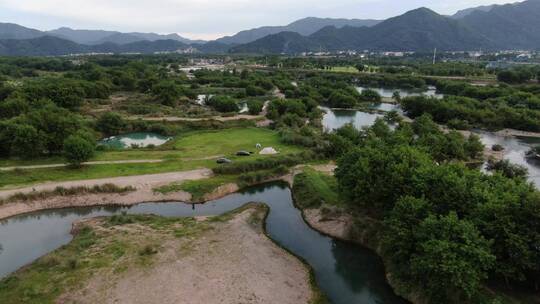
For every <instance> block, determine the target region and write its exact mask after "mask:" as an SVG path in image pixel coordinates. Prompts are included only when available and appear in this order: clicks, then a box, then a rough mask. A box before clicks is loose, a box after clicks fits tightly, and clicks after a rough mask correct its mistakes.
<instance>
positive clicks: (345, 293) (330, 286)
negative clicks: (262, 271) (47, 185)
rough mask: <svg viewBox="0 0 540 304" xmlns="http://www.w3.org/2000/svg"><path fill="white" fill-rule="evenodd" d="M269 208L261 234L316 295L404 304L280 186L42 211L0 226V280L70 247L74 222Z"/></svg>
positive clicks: (377, 267) (376, 269) (373, 262)
mask: <svg viewBox="0 0 540 304" xmlns="http://www.w3.org/2000/svg"><path fill="white" fill-rule="evenodd" d="M253 201H255V202H263V203H266V204H267V205H268V206H269V207H270V212H269V215H268V218H267V220H266V229H267V231H268V234H269V235H270V237H271V238H272V239H274V240H275V241H276V242H278V243H279V244H281V245H282V246H283V247H285V248H287V249H288V250H290V251H291V252H293V253H294V254H296V255H297V256H300V257H302V258H303V259H304V260H305V261H306V262H307V263H308V264H309V265H310V266H311V267H312V268H313V270H314V273H315V278H316V281H317V284H318V286H319V287H320V288H321V290H322V291H323V292H324V293H325V294H326V295H328V297H329V298H330V300H331V301H332V303H334V304H354V303H359V304H382V303H406V302H405V301H404V300H403V299H401V298H399V297H398V296H396V295H395V294H394V293H393V291H392V289H391V288H390V286H389V285H388V284H387V282H386V280H385V276H384V268H383V264H382V261H381V260H380V258H379V257H378V256H377V255H376V254H375V253H373V252H372V251H370V250H368V249H365V248H364V247H362V246H359V245H356V244H351V243H346V242H342V241H339V240H335V239H332V238H330V237H327V236H324V235H322V234H320V233H318V232H317V231H315V230H313V229H311V228H310V227H309V226H308V225H307V224H306V223H305V222H304V220H303V218H302V215H301V212H300V210H298V209H296V208H295V206H294V204H293V200H292V196H291V190H290V189H289V188H288V186H287V184H285V183H280V182H278V183H269V184H265V185H261V186H256V187H251V188H248V189H246V190H244V191H242V192H239V193H236V194H231V195H229V196H226V197H224V198H222V199H219V200H215V201H211V202H208V203H206V204H203V205H193V206H192V205H188V204H184V203H179V202H176V203H143V204H139V205H135V206H132V207H84V208H69V209H60V210H46V211H40V212H36V213H32V214H26V215H20V216H16V217H13V218H10V219H7V220H3V221H0V242H1V245H2V248H3V249H2V252H1V253H0V277H5V276H7V275H9V273H11V272H13V271H16V270H17V269H19V268H20V267H22V266H24V265H26V264H28V263H31V262H32V261H34V260H35V259H37V258H39V257H41V256H43V255H45V254H47V253H49V252H51V251H53V250H55V249H57V248H59V247H60V246H62V245H64V244H67V243H68V242H70V241H71V239H72V236H71V234H70V230H71V225H72V223H73V222H74V221H77V220H81V219H84V218H91V217H96V216H110V215H113V214H119V213H121V212H126V213H128V214H156V215H161V216H168V217H185V216H190V217H191V216H208V215H219V214H222V213H224V212H227V211H230V210H233V209H236V208H238V207H240V206H242V205H244V204H246V203H248V202H253Z"/></svg>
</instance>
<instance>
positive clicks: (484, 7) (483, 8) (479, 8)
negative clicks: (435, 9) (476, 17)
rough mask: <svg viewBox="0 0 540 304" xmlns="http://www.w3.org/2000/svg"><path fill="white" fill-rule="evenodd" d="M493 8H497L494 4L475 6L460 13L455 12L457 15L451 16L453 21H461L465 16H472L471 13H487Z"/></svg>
mask: <svg viewBox="0 0 540 304" xmlns="http://www.w3.org/2000/svg"><path fill="white" fill-rule="evenodd" d="M495 6H497V5H496V4H494V5H482V6H477V7H471V8H467V9H463V10H460V11H457V13H455V14H454V15H452V18H453V19H461V18H463V17H465V16H468V15H470V14H472V13H473V12H476V11H480V12H489V11H490V10H491V9H492V8H494V7H495Z"/></svg>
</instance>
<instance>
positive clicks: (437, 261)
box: [409, 213, 495, 303]
mask: <svg viewBox="0 0 540 304" xmlns="http://www.w3.org/2000/svg"><path fill="white" fill-rule="evenodd" d="M414 239H415V242H414V244H415V245H416V248H417V252H416V253H414V254H412V256H411V257H410V259H409V263H410V271H411V273H410V276H411V278H412V280H413V282H415V284H417V285H418V286H421V287H423V290H425V291H426V293H427V294H428V295H429V296H430V298H431V300H432V301H434V302H443V303H447V302H460V301H461V300H463V299H470V298H472V297H473V296H475V295H477V293H478V290H479V289H480V284H481V283H482V281H483V280H485V279H486V278H487V271H488V270H489V269H491V268H492V267H493V265H494V262H495V256H494V255H493V254H492V253H491V252H490V243H489V242H488V241H486V239H484V238H483V237H482V236H481V235H480V233H479V231H478V230H477V229H476V227H475V226H474V225H473V224H472V223H470V222H468V221H465V220H460V219H458V217H457V215H456V214H455V213H450V214H449V215H447V216H439V217H436V216H433V215H430V216H428V217H427V218H426V219H424V220H423V221H422V222H420V225H419V226H418V227H417V229H416V232H415V235H414ZM426 278H429V279H427V280H426Z"/></svg>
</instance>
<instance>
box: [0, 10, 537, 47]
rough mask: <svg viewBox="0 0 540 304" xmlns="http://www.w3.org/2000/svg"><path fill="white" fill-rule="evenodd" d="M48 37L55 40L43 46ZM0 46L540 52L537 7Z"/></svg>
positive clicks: (28, 34)
mask: <svg viewBox="0 0 540 304" xmlns="http://www.w3.org/2000/svg"><path fill="white" fill-rule="evenodd" d="M47 35H53V36H55V37H56V38H57V39H51V38H50V37H49V38H45V37H44V36H47ZM38 38H41V39H38ZM5 39H9V40H5ZM28 39H30V40H29V41H16V40H28ZM0 40H2V41H0V45H1V49H0V54H9V55H60V54H70V53H79V52H142V53H150V52H156V51H174V50H178V49H184V48H187V47H188V45H192V46H193V47H195V48H197V49H198V50H200V51H201V52H205V53H225V52H229V51H230V52H234V53H288V54H296V53H301V52H306V51H319V50H323V51H338V50H373V51H432V50H433V49H434V48H437V49H439V50H441V51H470V50H479V49H482V50H500V49H540V0H528V1H524V2H519V3H514V4H507V5H493V6H484V7H476V8H471V9H467V10H462V11H460V12H458V13H456V14H455V15H454V16H451V17H447V16H442V15H439V14H437V13H436V12H434V11H432V10H430V9H427V8H419V9H416V10H412V11H409V12H407V13H405V14H403V15H401V16H397V17H394V18H390V19H387V20H385V21H382V22H380V21H377V20H359V19H350V20H349V19H330V18H328V19H323V18H305V19H301V20H298V21H296V22H293V23H291V24H289V25H287V26H274V27H261V28H257V29H253V30H248V31H242V32H239V33H238V34H236V35H234V36H232V37H224V38H220V39H217V40H216V41H212V42H209V43H206V42H204V41H193V40H188V39H185V38H183V37H181V36H179V35H177V34H169V35H159V34H155V33H137V32H134V33H121V32H115V31H100V30H74V29H70V28H65V27H64V28H59V29H57V30H53V31H49V32H41V31H38V30H34V29H30V28H25V27H22V26H19V25H16V24H8V23H0ZM62 45H64V47H61V46H62Z"/></svg>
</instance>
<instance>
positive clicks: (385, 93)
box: [356, 87, 444, 98]
mask: <svg viewBox="0 0 540 304" xmlns="http://www.w3.org/2000/svg"><path fill="white" fill-rule="evenodd" d="M356 89H357V90H358V92H360V93H362V91H364V90H365V89H370V90H373V91H376V92H377V93H379V95H381V97H384V98H392V97H393V96H394V92H399V95H400V96H401V97H409V96H421V95H426V96H430V97H435V98H443V97H444V95H442V94H437V89H436V88H435V87H429V88H428V90H427V91H424V92H413V91H407V90H402V89H389V88H367V87H356Z"/></svg>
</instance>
